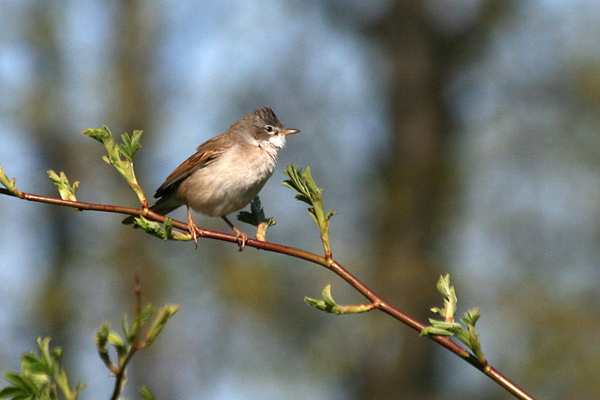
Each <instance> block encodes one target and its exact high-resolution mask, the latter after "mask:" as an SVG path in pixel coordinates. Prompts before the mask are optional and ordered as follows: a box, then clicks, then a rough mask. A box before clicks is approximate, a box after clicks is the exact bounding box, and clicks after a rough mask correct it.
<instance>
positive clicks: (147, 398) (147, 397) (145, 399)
mask: <svg viewBox="0 0 600 400" xmlns="http://www.w3.org/2000/svg"><path fill="white" fill-rule="evenodd" d="M140 393H141V394H142V400H155V399H154V395H152V393H151V392H150V390H148V388H146V387H143V388H141V389H140Z"/></svg>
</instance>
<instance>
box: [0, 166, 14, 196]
mask: <svg viewBox="0 0 600 400" xmlns="http://www.w3.org/2000/svg"><path fill="white" fill-rule="evenodd" d="M16 182H17V180H16V179H15V178H13V179H8V176H6V174H5V173H4V170H3V169H2V165H0V183H1V184H2V186H4V187H5V188H7V189H8V191H9V192H11V193H14V192H15V190H17V188H16V186H15V183H16Z"/></svg>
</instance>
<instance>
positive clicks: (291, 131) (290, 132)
mask: <svg viewBox="0 0 600 400" xmlns="http://www.w3.org/2000/svg"><path fill="white" fill-rule="evenodd" d="M298 132H300V131H299V130H298V129H287V128H286V129H284V130H282V131H281V134H283V135H286V136H287V135H293V134H294V133H298Z"/></svg>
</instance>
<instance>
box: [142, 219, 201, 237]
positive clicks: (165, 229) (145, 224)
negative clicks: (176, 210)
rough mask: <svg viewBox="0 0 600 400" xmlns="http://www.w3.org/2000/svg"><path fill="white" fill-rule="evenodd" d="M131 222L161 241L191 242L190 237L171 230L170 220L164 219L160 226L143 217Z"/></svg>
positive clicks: (171, 221)
mask: <svg viewBox="0 0 600 400" xmlns="http://www.w3.org/2000/svg"><path fill="white" fill-rule="evenodd" d="M133 221H134V222H135V224H136V225H137V226H139V227H140V228H142V229H143V230H145V231H146V232H148V233H149V234H151V235H153V236H156V237H157V238H159V239H162V240H184V241H187V240H192V235H190V234H186V233H182V232H179V231H174V230H173V220H172V219H171V218H166V219H165V222H164V223H163V224H162V225H161V224H159V223H158V222H155V221H150V220H149V219H146V218H144V217H136V218H134V219H133Z"/></svg>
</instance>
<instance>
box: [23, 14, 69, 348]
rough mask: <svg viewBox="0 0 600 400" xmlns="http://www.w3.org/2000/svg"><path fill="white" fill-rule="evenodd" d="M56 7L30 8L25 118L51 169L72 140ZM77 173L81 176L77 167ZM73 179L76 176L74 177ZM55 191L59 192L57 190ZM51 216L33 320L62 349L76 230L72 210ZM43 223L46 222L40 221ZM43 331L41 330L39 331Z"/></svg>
mask: <svg viewBox="0 0 600 400" xmlns="http://www.w3.org/2000/svg"><path fill="white" fill-rule="evenodd" d="M53 7H54V5H53V4H52V3H38V4H36V5H35V6H34V7H32V9H31V18H30V19H29V23H30V29H29V37H28V40H29V42H30V43H31V47H32V49H33V52H34V54H35V61H36V63H35V67H34V68H35V70H34V71H35V72H34V74H35V76H36V80H37V82H36V84H35V85H31V88H32V89H33V90H32V91H31V92H29V93H28V94H27V99H26V101H25V102H24V103H23V115H25V121H26V123H27V125H28V128H29V130H30V131H31V133H32V138H33V140H34V141H36V142H37V154H38V155H39V157H40V158H41V160H42V161H41V162H40V164H42V165H44V166H45V167H47V168H48V169H56V170H58V169H59V168H64V167H65V161H66V160H69V154H70V153H71V150H72V148H71V146H70V143H71V142H70V141H69V140H65V138H64V133H65V132H67V131H68V129H69V126H70V125H69V123H68V122H67V121H68V117H66V116H67V115H68V114H69V112H68V110H67V109H66V107H65V105H64V103H63V102H62V101H61V100H62V99H63V98H64V97H63V96H61V93H62V92H63V91H64V86H65V79H64V78H65V77H64V70H65V68H64V62H63V60H64V57H63V56H62V49H61V43H60V39H59V36H60V34H59V26H60V20H59V18H58V17H57V16H56V14H55V13H53V12H51V9H52V8H53ZM71 166H72V167H73V169H72V172H73V174H77V166H76V165H71ZM69 176H74V175H69ZM55 193H56V192H55ZM40 211H41V212H43V213H45V214H46V215H47V218H48V223H49V226H51V227H52V228H53V229H52V232H51V237H50V238H49V242H50V244H49V249H48V251H49V254H48V258H47V262H46V265H45V266H44V267H45V268H46V271H47V279H46V280H45V281H44V284H45V286H44V287H42V288H40V290H39V291H38V292H37V296H38V297H37V299H36V310H35V312H36V314H37V318H35V319H34V320H35V321H36V322H37V321H39V322H42V323H43V324H44V325H45V326H44V328H43V331H44V335H48V336H51V337H52V338H53V344H54V345H62V344H63V343H64V342H65V340H66V339H67V328H68V326H69V322H70V321H71V320H72V318H73V312H74V307H73V302H72V299H73V294H72V293H71V291H70V290H69V288H68V287H67V285H66V284H65V281H66V277H67V275H68V270H69V262H70V261H71V260H72V257H73V255H74V250H73V248H72V246H71V245H70V243H71V241H70V240H71V231H72V229H71V228H72V226H71V224H70V222H69V219H68V218H67V217H66V215H67V213H72V212H73V210H70V209H66V208H62V207H40ZM40 220H43V218H40ZM36 330H39V327H36Z"/></svg>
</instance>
